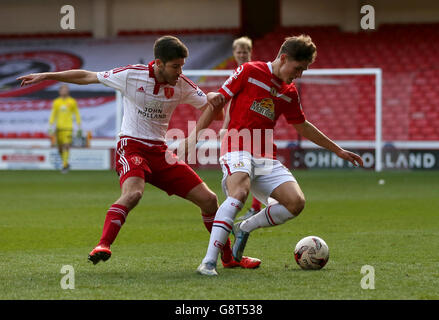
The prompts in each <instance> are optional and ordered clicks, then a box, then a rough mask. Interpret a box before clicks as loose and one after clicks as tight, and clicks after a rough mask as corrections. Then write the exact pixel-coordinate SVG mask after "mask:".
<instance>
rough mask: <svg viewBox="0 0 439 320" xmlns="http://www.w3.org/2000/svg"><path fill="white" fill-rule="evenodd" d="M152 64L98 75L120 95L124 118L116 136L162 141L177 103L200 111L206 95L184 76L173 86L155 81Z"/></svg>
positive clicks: (103, 82) (127, 67)
mask: <svg viewBox="0 0 439 320" xmlns="http://www.w3.org/2000/svg"><path fill="white" fill-rule="evenodd" d="M153 64H154V61H152V62H150V63H149V64H148V65H142V64H136V65H128V66H126V67H121V68H115V69H112V70H110V71H102V72H98V73H97V76H98V80H99V81H100V82H101V83H102V84H104V85H106V86H108V87H111V88H113V89H116V90H119V91H120V92H121V93H122V94H123V118H122V127H121V132H120V133H119V136H131V137H135V138H141V139H148V140H158V141H165V135H166V131H167V130H168V125H169V120H170V118H171V115H172V113H173V112H174V110H175V108H176V107H177V105H179V104H190V105H192V106H194V107H195V108H198V109H199V108H201V107H203V106H204V105H205V104H206V103H207V98H206V95H205V93H204V92H203V91H202V90H201V89H199V88H198V87H197V85H195V84H194V83H193V82H192V81H191V80H189V79H188V78H187V77H185V76H184V75H180V77H179V79H178V80H177V83H176V85H175V86H171V85H170V84H168V83H159V82H157V81H156V78H155V75H154V69H153Z"/></svg>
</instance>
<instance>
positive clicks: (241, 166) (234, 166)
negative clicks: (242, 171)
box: [233, 161, 244, 169]
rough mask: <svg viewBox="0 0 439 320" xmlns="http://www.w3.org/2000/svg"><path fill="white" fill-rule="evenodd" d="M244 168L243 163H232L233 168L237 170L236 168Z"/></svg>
mask: <svg viewBox="0 0 439 320" xmlns="http://www.w3.org/2000/svg"><path fill="white" fill-rule="evenodd" d="M243 167H244V162H242V161H239V162H238V163H234V164H233V168H235V169H238V168H243Z"/></svg>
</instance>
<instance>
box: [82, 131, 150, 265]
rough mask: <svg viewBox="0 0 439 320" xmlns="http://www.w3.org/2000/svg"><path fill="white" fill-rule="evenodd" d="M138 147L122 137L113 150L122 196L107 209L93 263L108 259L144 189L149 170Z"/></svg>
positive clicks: (90, 255) (90, 256) (90, 258)
mask: <svg viewBox="0 0 439 320" xmlns="http://www.w3.org/2000/svg"><path fill="white" fill-rule="evenodd" d="M139 148H141V146H138V145H136V143H133V142H130V143H129V144H128V142H127V141H126V139H125V140H121V141H119V142H118V148H117V153H116V171H117V172H118V174H119V177H120V186H121V195H120V197H119V198H118V199H117V201H116V202H114V204H113V205H111V207H110V208H109V209H108V211H107V214H106V217H105V221H104V227H103V231H102V236H101V239H100V241H99V243H98V245H97V246H96V247H95V248H94V249H93V250H92V251H91V252H90V254H89V257H88V259H89V260H90V261H92V262H93V263H94V264H96V263H98V262H99V261H100V260H104V261H106V260H108V259H109V258H110V256H111V251H110V246H111V244H112V243H113V242H114V240H115V239H116V236H117V234H118V233H119V231H120V229H121V227H122V226H123V224H124V223H125V220H126V218H127V216H128V213H129V212H130V211H131V210H132V209H133V208H134V207H135V206H136V205H137V203H138V202H139V201H140V199H141V198H142V195H143V191H144V188H145V176H146V175H147V174H149V173H150V169H149V167H148V166H147V164H146V159H144V158H143V156H142V155H141V153H139V151H138V150H139ZM148 177H149V176H148Z"/></svg>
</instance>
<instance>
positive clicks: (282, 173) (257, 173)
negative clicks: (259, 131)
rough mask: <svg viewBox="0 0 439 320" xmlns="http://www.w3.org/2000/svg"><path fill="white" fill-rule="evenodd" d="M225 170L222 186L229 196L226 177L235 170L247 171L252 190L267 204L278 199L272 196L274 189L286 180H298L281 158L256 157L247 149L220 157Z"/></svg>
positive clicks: (254, 194)
mask: <svg viewBox="0 0 439 320" xmlns="http://www.w3.org/2000/svg"><path fill="white" fill-rule="evenodd" d="M219 160H220V164H221V168H222V170H223V180H222V187H223V192H224V194H225V195H226V196H228V192H227V187H226V178H227V177H228V176H230V175H232V174H233V173H235V172H245V173H247V174H248V175H249V177H250V192H251V193H252V194H253V196H254V197H255V198H256V199H258V200H259V201H260V202H262V203H263V204H265V205H268V204H272V203H273V202H276V200H274V199H272V198H270V195H271V193H272V192H273V190H274V189H276V188H277V187H278V186H280V185H281V184H282V183H284V182H288V181H292V182H297V181H296V179H295V178H294V176H293V175H292V174H291V172H290V170H288V169H287V168H286V167H285V166H284V165H283V164H282V163H281V162H280V161H279V160H273V159H267V158H254V157H253V156H252V155H251V154H250V153H249V152H247V151H233V152H229V153H226V154H225V155H223V156H222V157H220V159H219Z"/></svg>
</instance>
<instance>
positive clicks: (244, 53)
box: [220, 37, 261, 220]
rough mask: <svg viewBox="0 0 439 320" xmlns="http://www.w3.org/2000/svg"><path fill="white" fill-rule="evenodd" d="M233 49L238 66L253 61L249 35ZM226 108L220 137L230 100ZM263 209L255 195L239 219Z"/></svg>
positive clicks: (228, 120) (223, 131)
mask: <svg viewBox="0 0 439 320" xmlns="http://www.w3.org/2000/svg"><path fill="white" fill-rule="evenodd" d="M232 49H233V57H234V58H235V61H236V64H237V66H238V67H239V66H241V65H243V64H244V63H246V62H249V61H251V59H252V50H253V43H252V40H251V39H250V38H249V37H240V38H237V39H235V40H234V41H233V44H232ZM224 108H225V110H226V111H225V114H226V115H225V118H224V123H223V126H222V128H221V131H220V139H221V138H222V137H223V134H224V133H225V132H226V129H227V127H228V126H229V122H230V113H229V111H230V102H228V103H227V105H226V106H225V107H224ZM260 210H261V202H260V201H259V200H258V199H256V198H255V197H252V206H251V208H250V209H249V210H248V211H247V212H246V213H245V215H243V216H242V217H240V218H239V219H238V220H244V219H247V218H250V217H251V216H252V215H255V214H256V213H258V212H259V211H260Z"/></svg>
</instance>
